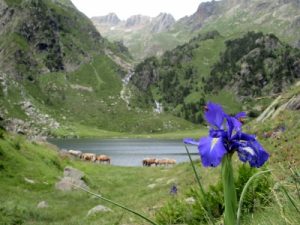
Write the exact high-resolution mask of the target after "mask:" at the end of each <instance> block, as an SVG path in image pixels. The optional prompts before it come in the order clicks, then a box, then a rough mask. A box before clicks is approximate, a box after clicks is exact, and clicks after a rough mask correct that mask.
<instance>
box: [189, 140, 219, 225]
mask: <svg viewBox="0 0 300 225" xmlns="http://www.w3.org/2000/svg"><path fill="white" fill-rule="evenodd" d="M184 147H185V150H186V152H187V154H188V156H189V159H190V162H191V165H192V168H193V171H194V174H195V177H196V180H197V183H198V185H199V187H200V191H201V194H202V197H203V199H204V201H206V194H205V192H204V189H203V186H202V184H201V181H200V177H199V175H198V173H197V171H196V168H195V165H194V162H193V160H192V157H191V154H190V151H189V149H188V147H187V146H186V145H184ZM202 207H203V210H204V212H205V214H206V216H207V218H208V220H209V221H210V222H211V223H212V224H213V225H215V223H214V220H213V217H212V214H211V210H210V208H208V210H206V209H205V207H204V206H202Z"/></svg>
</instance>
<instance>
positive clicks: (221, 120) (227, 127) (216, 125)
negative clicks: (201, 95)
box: [184, 102, 269, 167]
mask: <svg viewBox="0 0 300 225" xmlns="http://www.w3.org/2000/svg"><path fill="white" fill-rule="evenodd" d="M204 116H205V119H206V121H207V122H208V124H209V125H210V129H209V135H208V136H207V137H203V138H201V139H200V140H199V141H195V140H193V139H190V138H187V139H184V143H185V144H192V145H198V150H199V153H200V156H201V160H202V164H203V166H205V167H209V166H211V167H216V166H218V165H219V164H220V163H221V162H222V159H223V157H224V156H225V155H226V154H233V153H234V152H235V151H236V152H237V154H238V156H239V159H240V160H241V161H242V162H248V163H249V164H250V166H252V167H261V166H262V165H263V164H264V163H265V162H266V161H267V160H268V158H269V154H268V153H267V152H266V151H265V150H264V148H263V147H262V146H261V145H260V144H259V142H258V141H257V140H256V137H255V136H254V135H250V134H246V133H243V132H242V125H243V121H244V118H245V117H246V113H245V112H240V113H238V114H236V115H235V116H229V115H228V114H226V113H225V112H224V110H223V108H222V107H221V106H220V105H218V104H215V103H212V102H209V103H208V104H207V105H206V107H205V114H204Z"/></svg>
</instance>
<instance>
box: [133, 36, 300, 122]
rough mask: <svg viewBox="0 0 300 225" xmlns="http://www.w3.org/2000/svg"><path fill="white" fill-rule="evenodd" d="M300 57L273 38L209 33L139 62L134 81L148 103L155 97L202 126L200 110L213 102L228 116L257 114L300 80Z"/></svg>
mask: <svg viewBox="0 0 300 225" xmlns="http://www.w3.org/2000/svg"><path fill="white" fill-rule="evenodd" d="M299 54H300V51H299V50H298V49H296V48H293V47H291V46H289V45H287V44H285V43H283V42H281V41H280V40H279V39H278V38H277V37H276V36H275V35H273V34H269V35H264V34H263V33H255V32H248V33H247V34H245V35H244V36H242V37H241V38H235V39H227V38H225V37H223V36H221V35H220V34H219V33H218V32H216V31H214V32H208V33H206V34H200V35H198V36H197V37H195V38H193V39H191V41H189V42H188V43H187V44H184V45H181V46H178V47H177V48H175V49H173V50H172V51H167V52H166V53H165V54H164V55H163V56H162V57H160V58H154V57H152V58H148V59H146V60H145V61H143V62H142V63H140V64H138V65H137V66H136V69H135V71H136V73H135V75H134V76H133V79H132V82H133V84H135V85H136V86H137V87H138V88H139V89H140V90H142V91H144V93H145V95H147V98H148V99H149V96H151V95H152V98H153V99H155V100H156V101H159V102H161V103H162V104H163V106H164V109H165V110H166V111H170V112H172V113H173V114H174V115H176V116H179V117H182V118H185V119H187V120H189V121H192V122H202V113H201V109H200V107H201V106H203V105H204V103H205V102H206V101H209V100H210V101H214V102H218V103H221V104H222V105H224V107H225V108H227V109H228V112H229V113H232V114H234V113H236V112H238V111H240V110H242V109H243V110H248V111H251V113H250V115H252V116H255V115H257V113H259V111H260V112H261V110H263V109H264V107H265V106H266V105H267V104H269V103H270V99H272V98H274V96H276V95H277V94H278V93H280V92H281V91H283V90H285V89H286V88H287V87H289V86H290V85H292V84H293V83H294V82H295V81H296V80H297V79H299V68H300V64H299V59H300V55H299ZM254 98H255V99H254ZM256 98H257V99H256ZM149 102H150V103H151V101H149ZM241 103H244V104H245V105H244V106H243V108H242V107H241Z"/></svg>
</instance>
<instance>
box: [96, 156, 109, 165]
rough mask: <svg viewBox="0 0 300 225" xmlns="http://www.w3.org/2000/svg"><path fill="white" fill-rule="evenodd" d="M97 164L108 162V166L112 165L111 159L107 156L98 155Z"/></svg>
mask: <svg viewBox="0 0 300 225" xmlns="http://www.w3.org/2000/svg"><path fill="white" fill-rule="evenodd" d="M96 162H99V163H101V162H106V163H107V164H110V157H108V156H107V155H98V156H97V157H96Z"/></svg>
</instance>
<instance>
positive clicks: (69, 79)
mask: <svg viewBox="0 0 300 225" xmlns="http://www.w3.org/2000/svg"><path fill="white" fill-rule="evenodd" d="M0 21H1V23H0V24H1V26H2V27H1V29H0V40H1V41H0V43H1V44H0V45H1V51H0V85H1V91H0V102H1V107H0V117H1V118H2V120H4V121H5V122H4V124H5V127H6V129H7V130H9V131H13V132H18V133H22V134H26V135H28V136H35V135H58V134H59V135H71V136H72V135H73V136H76V135H78V133H81V134H82V133H84V132H86V131H88V130H89V128H88V127H93V128H94V129H95V130H97V129H98V132H103V130H108V131H114V132H116V131H117V132H124V131H126V132H148V131H152V132H155V131H163V130H168V131H171V130H176V129H180V128H186V127H191V126H192V125H191V124H189V123H187V122H185V121H183V120H176V119H174V117H172V116H168V115H158V114H156V113H154V112H153V108H152V107H151V106H149V107H147V106H143V110H141V109H139V108H138V107H135V109H136V110H131V106H130V104H133V103H130V98H131V97H133V98H134V92H131V90H130V87H127V85H126V83H125V82H124V81H122V79H123V78H125V76H126V75H127V74H128V73H130V70H131V68H132V62H131V57H130V54H129V53H128V51H127V49H126V47H124V46H123V45H122V44H121V43H111V42H109V41H107V40H106V39H105V38H103V37H102V36H101V35H100V34H99V33H98V32H97V30H96V29H95V27H94V26H93V24H92V22H91V21H90V20H89V19H88V18H87V17H85V16H84V15H83V14H82V13H80V12H79V11H77V9H76V8H75V7H74V6H73V5H72V3H71V2H70V1H68V0H65V1H52V0H47V1H35V0H30V1H27V0H26V1H25V0H24V1H22V0H18V1H13V0H0ZM169 120H171V121H172V122H171V123H172V125H171V126H169ZM143 121H145V122H143ZM166 124H168V125H166ZM80 129H83V132H80ZM96 132H97V131H96Z"/></svg>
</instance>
